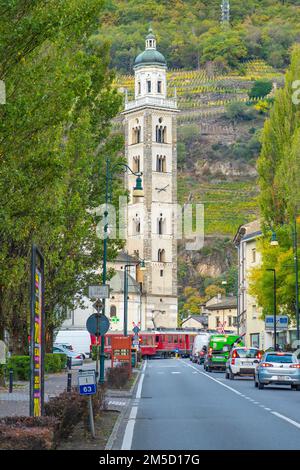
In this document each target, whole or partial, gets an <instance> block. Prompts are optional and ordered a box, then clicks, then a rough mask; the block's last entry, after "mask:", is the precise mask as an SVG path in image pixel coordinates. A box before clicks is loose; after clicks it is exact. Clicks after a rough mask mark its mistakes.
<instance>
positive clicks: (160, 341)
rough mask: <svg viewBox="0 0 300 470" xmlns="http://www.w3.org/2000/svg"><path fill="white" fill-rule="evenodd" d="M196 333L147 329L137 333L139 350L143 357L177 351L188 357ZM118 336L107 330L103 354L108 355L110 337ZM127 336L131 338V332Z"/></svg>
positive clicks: (170, 354) (92, 337)
mask: <svg viewBox="0 0 300 470" xmlns="http://www.w3.org/2000/svg"><path fill="white" fill-rule="evenodd" d="M197 334H198V332H197V331H195V330H193V331H191V330H176V329H174V330H151V331H150V330H149V331H141V332H140V333H139V341H140V350H141V353H142V356H143V357H153V356H156V357H171V356H175V354H176V353H178V354H179V355H180V356H182V357H189V355H190V353H191V351H192V348H193V342H194V337H195V336H196V335H197ZM113 335H118V336H120V335H121V333H120V332H117V331H116V332H109V333H106V335H105V350H104V351H105V354H106V355H108V356H110V352H111V337H112V336H113ZM128 336H131V337H132V338H133V333H129V334H128ZM94 344H96V337H95V336H92V335H91V345H94Z"/></svg>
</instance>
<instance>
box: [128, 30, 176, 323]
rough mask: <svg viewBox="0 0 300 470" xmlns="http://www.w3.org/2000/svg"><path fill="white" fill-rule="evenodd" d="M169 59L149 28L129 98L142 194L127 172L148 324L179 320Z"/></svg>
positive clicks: (134, 251) (131, 242)
mask: <svg viewBox="0 0 300 470" xmlns="http://www.w3.org/2000/svg"><path fill="white" fill-rule="evenodd" d="M166 71H167V63H166V60H165V58H164V56H163V55H162V54H161V53H160V52H158V50H157V48H156V38H155V36H154V34H153V32H152V30H151V29H150V30H149V34H148V35H147V37H146V46H145V50H144V52H142V53H141V54H139V55H138V56H137V57H136V59H135V62H134V73H135V97H134V100H133V101H128V100H126V103H125V110H124V112H123V116H124V127H125V155H126V159H127V163H128V165H129V167H130V168H131V169H132V170H133V171H135V172H141V173H142V180H143V189H144V197H143V198H140V197H139V198H135V197H134V196H133V194H132V188H133V187H134V183H135V179H136V177H135V176H134V175H131V174H128V175H127V176H126V185H127V189H128V192H129V195H130V196H129V206H128V237H127V243H126V250H127V252H128V254H129V255H131V256H136V257H138V258H140V259H143V260H144V261H145V266H146V271H145V272H144V273H143V282H142V292H143V312H144V315H145V318H144V322H143V323H144V325H145V326H146V328H153V327H155V326H156V327H169V328H174V327H176V326H177V310H178V307H177V237H176V222H177V149H176V140H177V135H176V129H177V125H176V119H177V114H178V109H177V104H176V98H173V99H170V98H168V97H167V77H166Z"/></svg>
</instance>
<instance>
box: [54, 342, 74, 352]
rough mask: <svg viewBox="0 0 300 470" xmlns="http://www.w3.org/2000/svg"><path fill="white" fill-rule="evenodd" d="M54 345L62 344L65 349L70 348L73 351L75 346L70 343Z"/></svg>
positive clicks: (57, 344)
mask: <svg viewBox="0 0 300 470" xmlns="http://www.w3.org/2000/svg"><path fill="white" fill-rule="evenodd" d="M53 346H61V347H63V348H65V349H68V350H69V351H73V346H72V344H70V343H54V345H53Z"/></svg>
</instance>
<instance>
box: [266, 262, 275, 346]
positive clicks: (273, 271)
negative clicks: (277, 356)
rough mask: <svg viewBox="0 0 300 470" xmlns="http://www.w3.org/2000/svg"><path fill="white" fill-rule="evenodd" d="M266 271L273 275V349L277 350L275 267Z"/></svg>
mask: <svg viewBox="0 0 300 470" xmlns="http://www.w3.org/2000/svg"><path fill="white" fill-rule="evenodd" d="M267 271H272V273H273V275H274V284H273V295H274V350H275V351H276V350H277V342H276V336H277V331H276V316H277V314H276V310H277V305H276V303H277V302H276V300H277V299H276V269H274V268H272V269H271V268H270V269H267Z"/></svg>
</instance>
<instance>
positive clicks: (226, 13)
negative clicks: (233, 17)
mask: <svg viewBox="0 0 300 470" xmlns="http://www.w3.org/2000/svg"><path fill="white" fill-rule="evenodd" d="M221 12H222V13H221V23H222V24H223V25H229V23H230V3H229V0H222V4H221Z"/></svg>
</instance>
